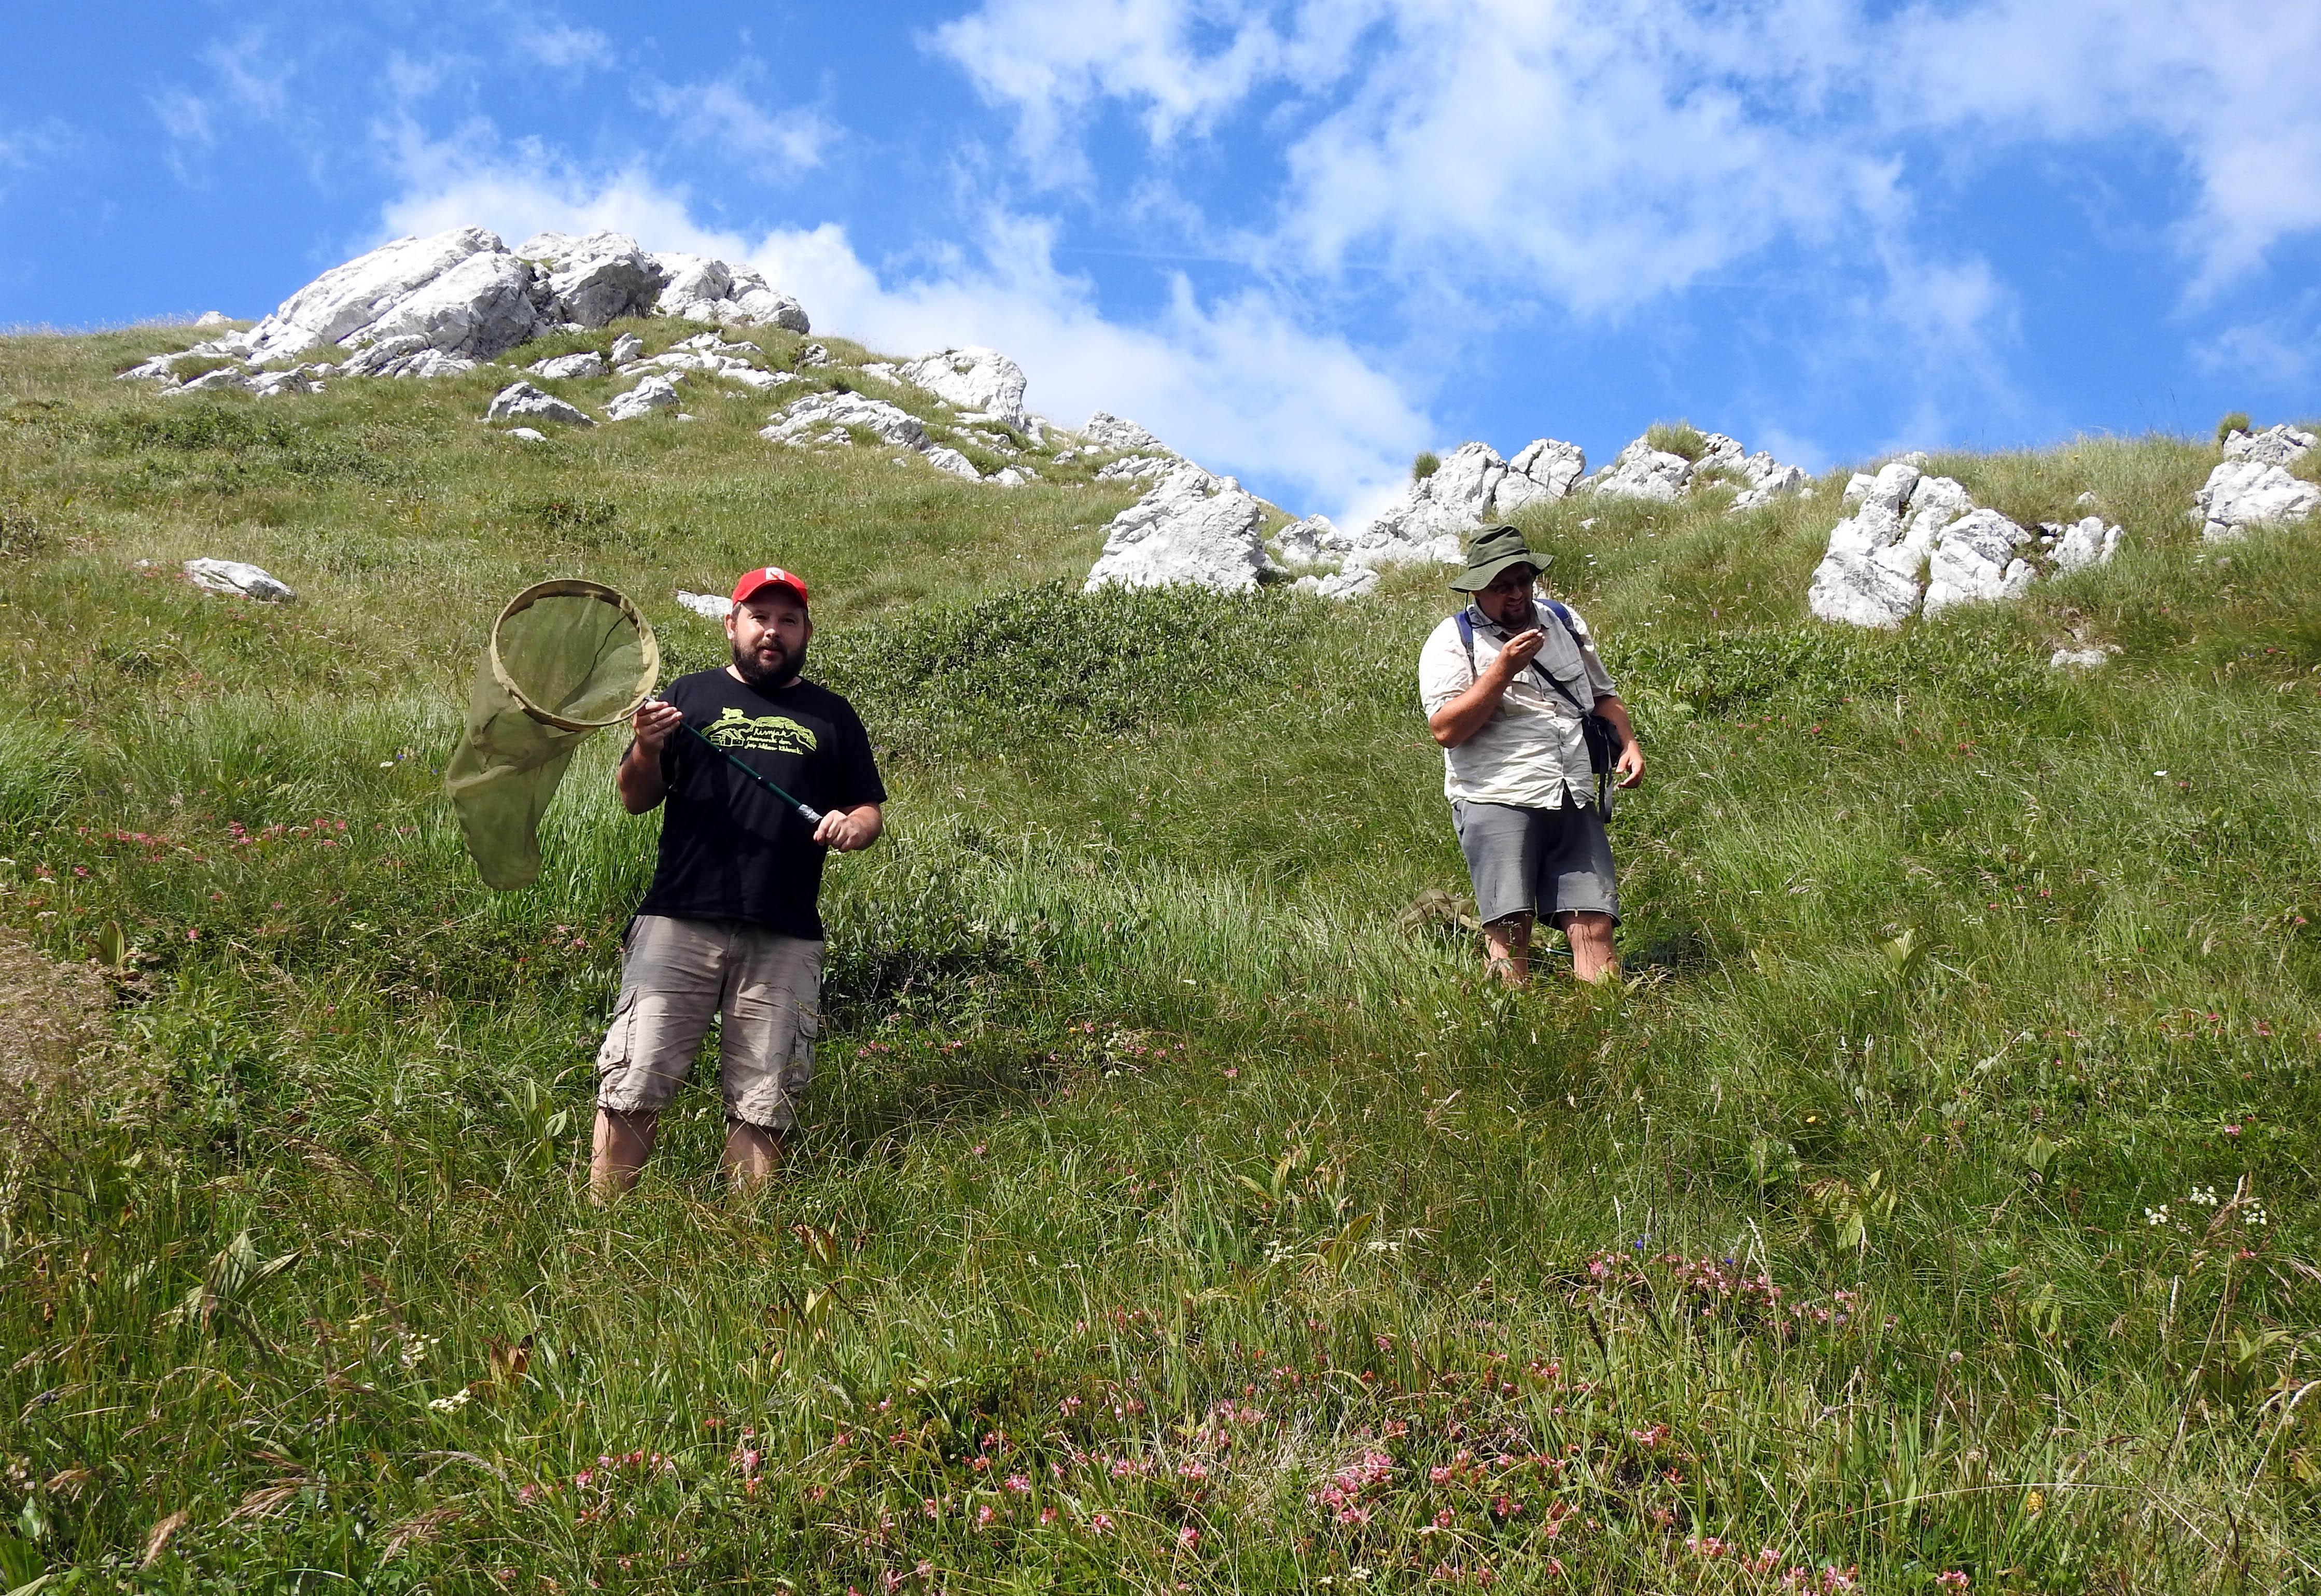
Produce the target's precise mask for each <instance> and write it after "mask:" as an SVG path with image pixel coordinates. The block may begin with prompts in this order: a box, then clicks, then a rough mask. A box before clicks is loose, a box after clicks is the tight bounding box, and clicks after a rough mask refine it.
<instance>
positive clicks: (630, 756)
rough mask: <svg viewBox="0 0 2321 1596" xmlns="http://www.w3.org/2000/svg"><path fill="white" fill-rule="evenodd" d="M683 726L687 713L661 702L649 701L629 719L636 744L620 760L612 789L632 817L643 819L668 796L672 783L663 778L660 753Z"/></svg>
mask: <svg viewBox="0 0 2321 1596" xmlns="http://www.w3.org/2000/svg"><path fill="white" fill-rule="evenodd" d="M684 724H685V711H684V710H682V709H679V708H678V707H677V706H676V705H674V704H664V703H662V702H661V701H660V699H658V698H648V699H646V700H645V701H644V702H643V703H642V704H640V705H638V706H637V712H636V713H635V714H634V715H633V716H630V717H629V729H630V730H631V731H632V732H633V733H634V734H636V741H635V742H633V743H630V744H629V751H628V752H626V753H624V754H623V755H622V756H621V764H620V768H619V769H618V770H616V771H614V772H613V786H614V789H617V790H618V791H619V793H620V795H621V807H623V809H626V810H627V811H628V812H629V813H630V814H632V815H642V814H643V813H644V812H645V811H646V810H647V809H650V808H651V807H654V806H655V805H657V804H659V803H660V801H661V799H663V798H667V797H668V796H669V779H668V778H667V777H666V776H664V775H662V774H661V768H660V756H661V751H662V750H663V749H665V748H667V747H668V746H669V739H670V738H671V737H673V736H675V735H676V734H677V728H678V727H679V726H681V725H684Z"/></svg>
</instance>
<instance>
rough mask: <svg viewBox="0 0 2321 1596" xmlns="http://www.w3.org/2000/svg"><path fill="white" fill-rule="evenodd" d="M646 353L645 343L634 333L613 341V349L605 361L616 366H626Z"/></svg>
mask: <svg viewBox="0 0 2321 1596" xmlns="http://www.w3.org/2000/svg"><path fill="white" fill-rule="evenodd" d="M644 352H645V341H644V340H643V339H642V338H640V337H638V336H637V335H636V334H635V333H622V334H621V335H620V336H619V337H618V338H615V339H614V340H613V348H612V351H611V352H610V353H609V354H607V355H606V356H605V359H606V360H609V361H611V362H612V363H613V364H614V365H615V366H625V365H627V364H628V363H629V362H630V361H631V360H635V359H636V358H637V357H638V356H639V355H641V354H642V353H644Z"/></svg>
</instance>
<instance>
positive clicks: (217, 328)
mask: <svg viewBox="0 0 2321 1596" xmlns="http://www.w3.org/2000/svg"><path fill="white" fill-rule="evenodd" d="M194 325H195V326H196V327H198V328H200V329H201V330H202V331H203V332H205V333H209V332H219V333H223V332H224V331H226V330H227V329H228V328H230V327H232V325H233V318H232V316H230V315H226V314H225V312H223V311H222V310H205V311H204V312H202V314H201V315H197V316H196V317H195V318H194Z"/></svg>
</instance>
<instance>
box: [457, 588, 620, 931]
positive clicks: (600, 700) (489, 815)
mask: <svg viewBox="0 0 2321 1596" xmlns="http://www.w3.org/2000/svg"><path fill="white" fill-rule="evenodd" d="M659 676H660V643H657V642H656V641H655V640H654V638H653V634H652V627H651V625H647V624H646V621H645V618H644V616H642V615H640V614H638V613H637V606H635V605H633V604H631V603H630V602H629V601H628V599H627V598H626V597H623V595H622V594H620V593H619V592H617V591H615V590H614V589H613V588H607V587H605V585H604V584H603V583H601V582H591V581H585V580H583V579H579V578H577V577H564V578H559V579H555V580H553V581H546V582H540V583H536V584H534V585H533V586H532V587H529V588H525V589H524V590H523V592H521V593H519V594H517V595H516V596H515V597H514V598H511V599H509V600H508V603H507V607H506V608H505V609H504V610H502V611H500V615H499V619H498V620H496V621H495V622H494V623H493V624H492V636H491V642H490V643H489V645H488V646H487V647H486V648H485V650H484V654H483V658H482V659H481V660H479V661H477V664H476V680H475V686H474V688H473V689H471V690H470V692H469V697H468V721H467V727H466V730H465V731H463V732H462V733H461V734H460V746H459V747H458V748H457V749H455V750H454V751H453V752H452V754H451V763H450V764H449V765H447V766H445V767H444V771H443V788H444V790H445V791H446V792H448V793H449V794H450V795H451V803H452V806H453V807H455V808H456V809H457V810H458V811H459V814H460V831H461V832H462V833H463V834H465V835H466V838H467V843H468V853H469V857H471V858H472V859H474V860H475V862H476V868H477V870H478V871H480V872H481V873H482V875H483V878H484V881H485V883H486V884H487V885H488V886H491V887H495V888H497V889H499V890H501V891H504V892H505V891H509V890H512V889H515V888H518V887H529V886H530V885H532V882H533V881H534V880H537V879H538V878H539V875H540V822H541V817H542V816H544V815H545V814H547V812H548V803H549V800H550V799H551V798H554V797H555V796H556V784H557V783H558V782H559V781H560V780H563V779H564V771H565V767H566V766H568V765H569V764H570V763H571V762H572V754H573V751H574V750H575V749H577V748H578V746H579V745H580V744H581V743H584V742H586V741H587V739H588V737H589V736H590V735H591V734H594V733H596V731H598V730H600V729H602V728H603V727H605V726H609V725H619V724H620V723H621V722H623V721H625V720H627V719H628V718H629V716H631V715H632V714H633V713H635V710H636V707H637V706H638V705H639V704H641V703H642V702H643V701H644V700H645V698H648V697H649V696H650V695H651V692H652V689H653V682H654V680H655V679H656V678H658V677H659Z"/></svg>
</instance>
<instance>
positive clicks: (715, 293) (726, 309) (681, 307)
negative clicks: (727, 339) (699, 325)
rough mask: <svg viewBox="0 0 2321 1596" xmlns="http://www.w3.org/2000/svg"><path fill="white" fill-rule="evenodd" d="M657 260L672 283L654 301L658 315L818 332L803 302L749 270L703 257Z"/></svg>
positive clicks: (735, 324) (728, 324) (727, 323)
mask: <svg viewBox="0 0 2321 1596" xmlns="http://www.w3.org/2000/svg"><path fill="white" fill-rule="evenodd" d="M653 260H654V261H655V263H656V264H658V265H659V266H660V268H661V269H662V270H663V271H665V272H667V273H668V274H669V286H668V287H665V288H663V289H662V290H661V291H660V298H659V299H657V300H655V301H654V302H653V314H654V315H664V316H683V317H685V318H686V319H687V320H688V321H696V322H715V323H716V324H718V325H720V326H730V327H779V328H781V329H782V330H783V331H785V332H789V333H811V332H813V331H814V326H813V324H812V323H810V322H809V321H807V319H806V307H805V306H802V305H800V304H799V303H798V302H797V301H796V299H793V298H792V297H790V296H788V295H787V294H785V293H782V292H781V291H780V290H778V289H777V288H774V287H770V286H769V285H768V283H767V281H766V279H765V278H763V277H761V276H760V275H759V274H758V273H757V272H754V271H751V270H750V269H747V268H744V267H739V266H734V265H732V264H730V263H728V262H726V261H724V260H707V259H705V258H704V257H702V256H699V255H678V254H670V255H656V256H654V257H653Z"/></svg>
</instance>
